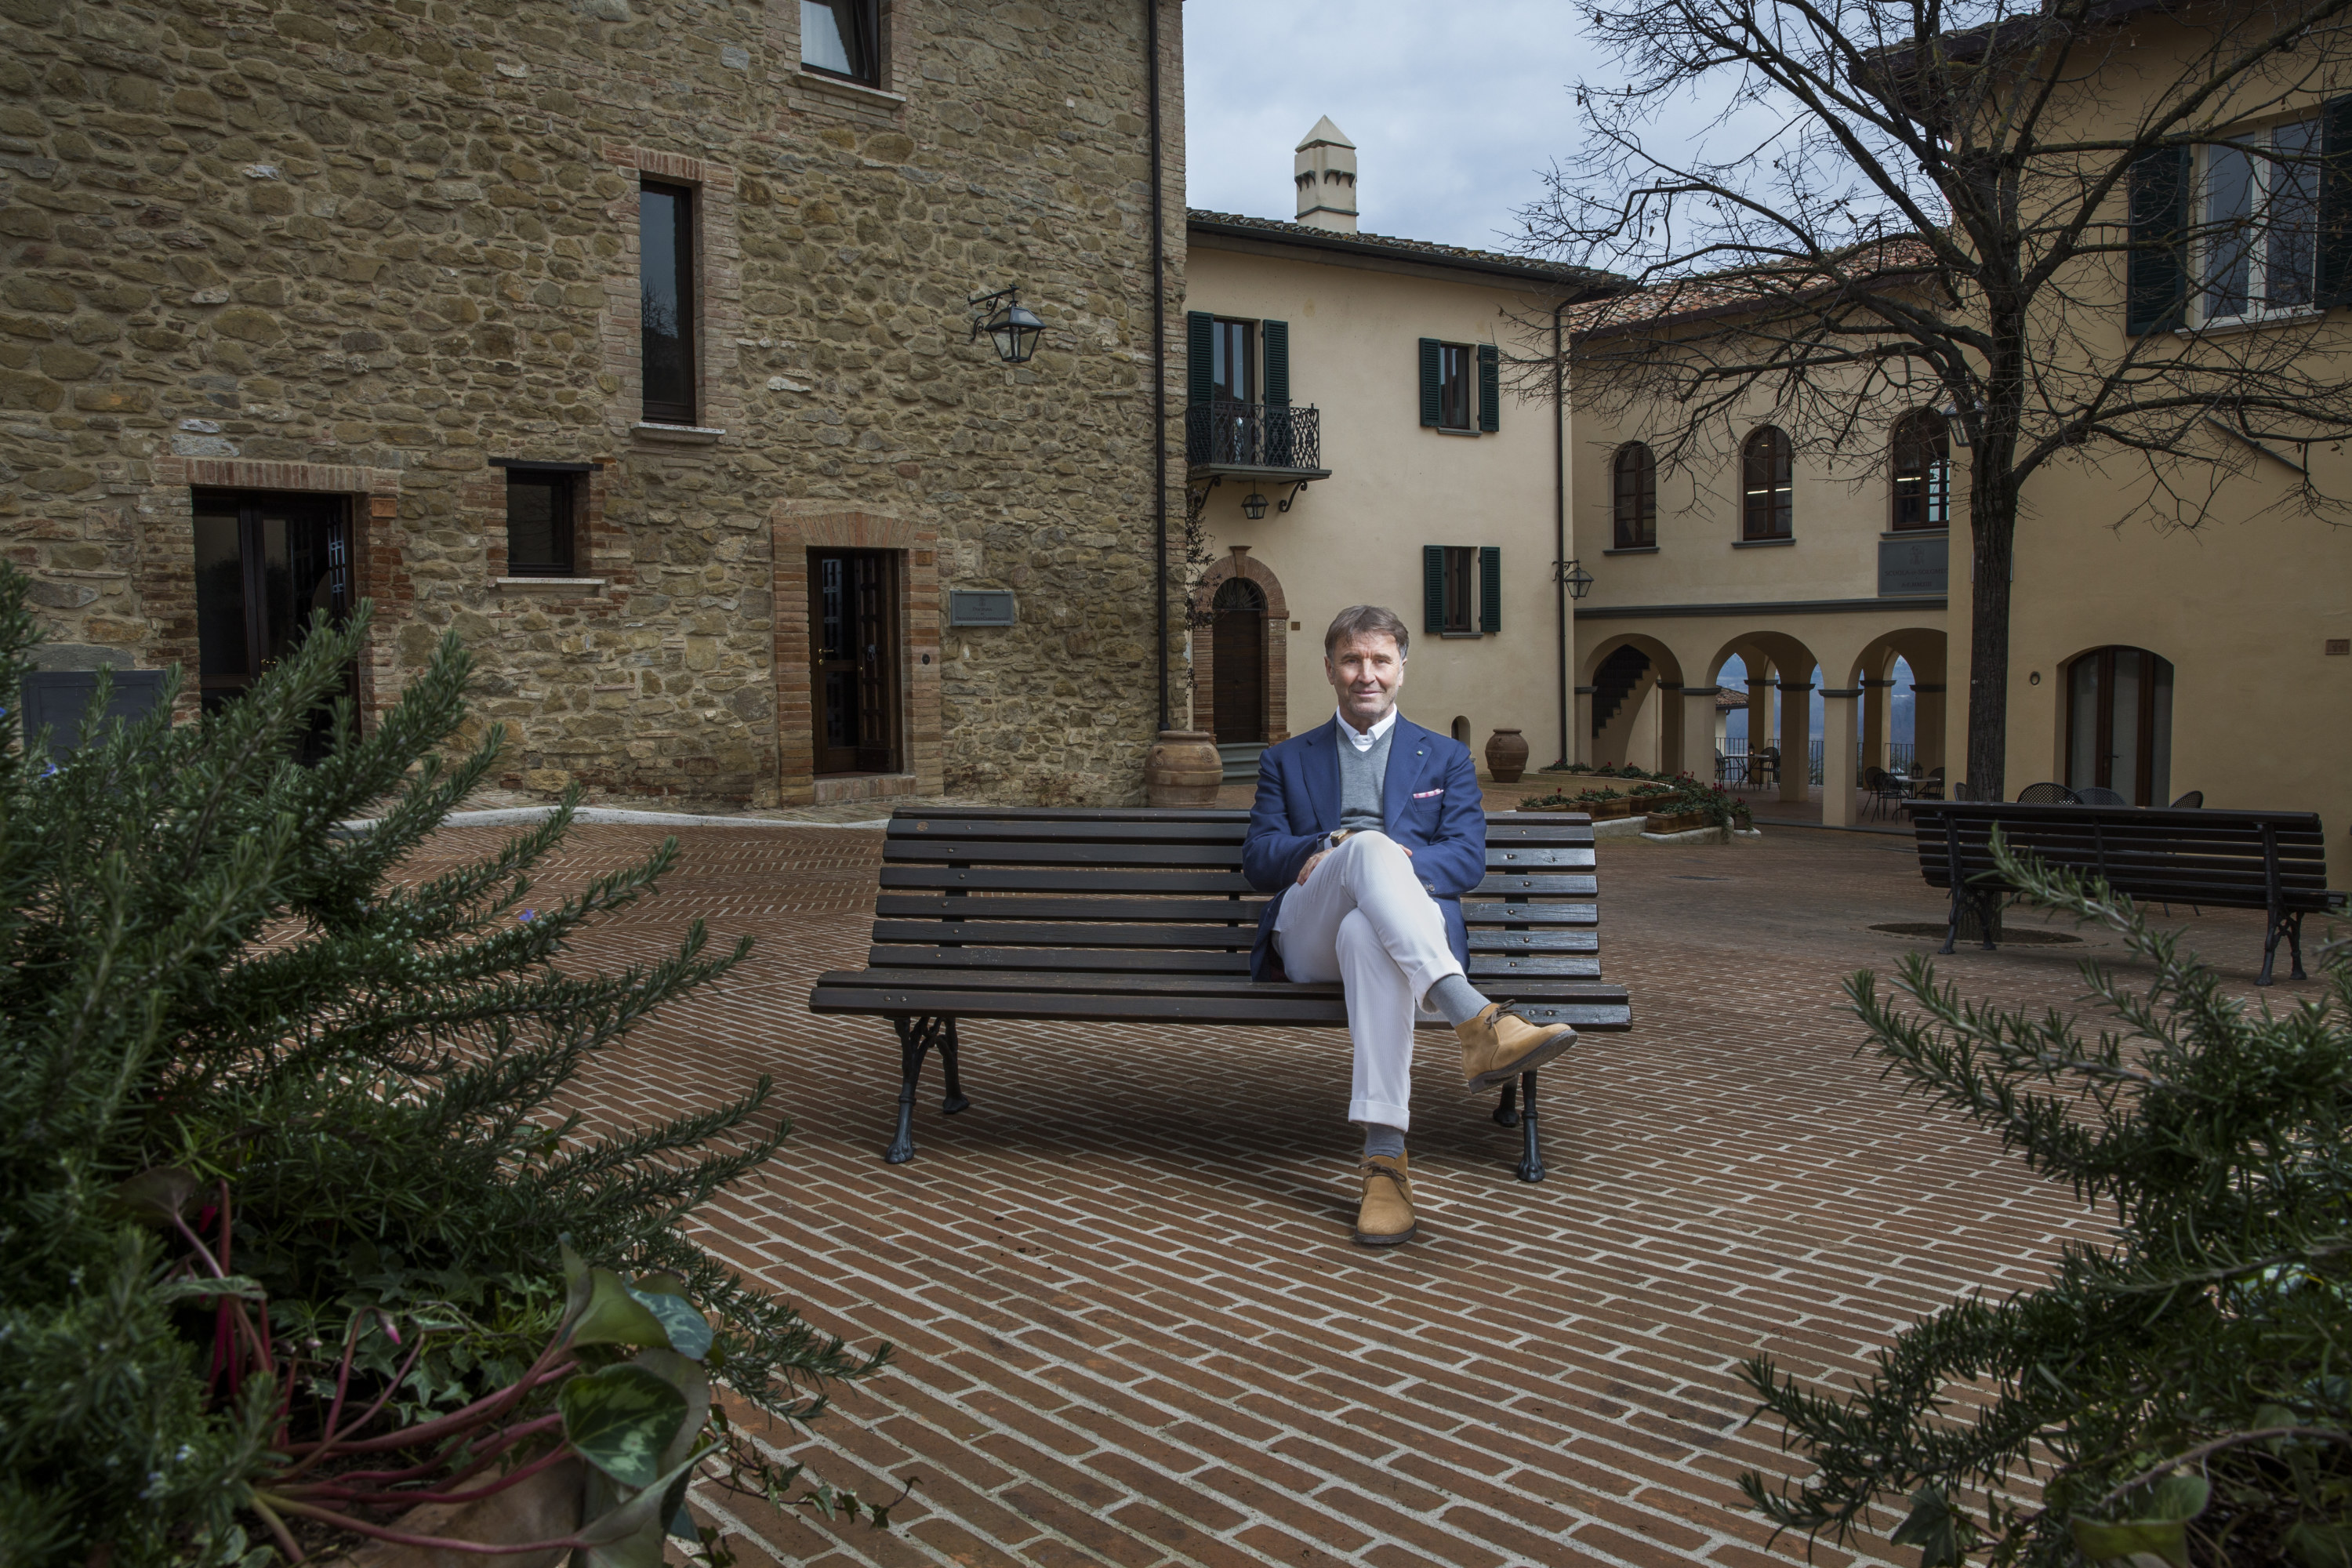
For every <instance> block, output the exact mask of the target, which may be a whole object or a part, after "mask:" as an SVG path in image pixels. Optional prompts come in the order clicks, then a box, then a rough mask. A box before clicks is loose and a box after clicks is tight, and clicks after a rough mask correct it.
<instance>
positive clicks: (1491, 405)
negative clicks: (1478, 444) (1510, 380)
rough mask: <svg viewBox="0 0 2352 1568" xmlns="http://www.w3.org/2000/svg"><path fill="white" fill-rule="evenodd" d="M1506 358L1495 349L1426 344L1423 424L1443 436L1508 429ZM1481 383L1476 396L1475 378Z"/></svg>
mask: <svg viewBox="0 0 2352 1568" xmlns="http://www.w3.org/2000/svg"><path fill="white" fill-rule="evenodd" d="M1501 373H1502V357H1501V351H1499V350H1498V349H1496V346H1495V345H1494V344H1493V343H1478V344H1476V345H1475V346H1474V345H1472V344H1469V343H1449V342H1442V341H1440V340H1439V339H1436V338H1423V339H1422V340H1421V422H1422V423H1423V425H1426V426H1433V427H1434V428H1436V429H1439V430H1473V429H1475V430H1479V431H1492V430H1498V429H1500V428H1501V427H1502V425H1501V417H1502V406H1503V399H1502V374H1501ZM1473 374H1475V375H1476V377H1477V382H1476V385H1475V391H1474V390H1473V385H1472V382H1471V376H1472V375H1473Z"/></svg>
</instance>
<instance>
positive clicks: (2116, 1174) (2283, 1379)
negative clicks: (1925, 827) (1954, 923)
mask: <svg viewBox="0 0 2352 1568" xmlns="http://www.w3.org/2000/svg"><path fill="white" fill-rule="evenodd" d="M1993 854H1994V858H1995V859H1996V860H1997V862H1998V863H1999V864H2000V868H2001V872H2002V874H2003V875H2004V876H2005V877H2006V878H2008V879H2010V880H2011V883H2012V885H2014V886H2015V887H2017V888H2018V889H2021V894H2022V896H2023V898H2025V899H2026V900H2028V901H2031V902H2033V903H2036V904H2039V905H2042V906H2043V907H2046V908H2050V909H2054V910H2064V911H2066V912H2068V913H2071V914H2073V915H2074V916H2075V917H2076V918H2077V919H2078V920H2079V921H2087V922H2092V923H2095V924H2097V925H2100V926H2103V927H2105V929H2106V930H2108V931H2113V932H2115V933H2116V935H2118V936H2119V937H2121V938H2122V940H2123V943H2124V946H2125V948H2126V951H2127V952H2129V953H2130V954H2131V956H2132V958H2133V959H2135V960H2137V961H2138V963H2140V964H2142V965H2144V966H2145V970H2146V973H2147V980H2146V983H2145V984H2144V985H2143V986H2141V987H2140V988H2138V989H2134V988H2132V987H2131V986H2130V985H2129V984H2126V980H2125V978H2124V977H2123V976H2122V974H2120V973H2118V972H2117V971H2116V970H2114V969H2111V968H2109V967H2108V966H2106V965H2105V964H2103V963H2097V962H2091V963H2085V964H2084V966H2083V975H2084V984H2085V985H2086V986H2087V988H2088V994H2089V999H2090V1001H2091V1002H2092V1003H2093V1004H2094V1005H2095V1008H2096V1010H2097V1013H2098V1014H2099V1016H2100V1021H2099V1026H2098V1028H2097V1030H2096V1032H2095V1035H2086V1034H2085V1032H2084V1028H2083V1027H2082V1026H2078V1025H2077V1023H2076V1021H2075V1020H2074V1019H2073V1018H2071V1017H2068V1016H2063V1015H2062V1014H2060V1013H2059V1012H2057V1011H2056V1010H2054V1009H2053V1010H2050V1011H2047V1012H2043V1013H2040V1014H2035V1013H2029V1012H2023V1011H2014V1012H2013V1011H2008V1010H2004V1009H2001V1008H1999V1007H1994V1006H1988V1005H1977V1004H1971V1003H1968V1002H1964V1001H1963V1000H1961V998H1960V997H1959V995H1958V992H1957V990H1956V989H1955V988H1953V987H1950V986H1948V985H1939V984H1937V980H1936V976H1935V969H1934V965H1933V964H1932V963H1930V962H1929V960H1928V959H1927V958H1926V957H1925V956H1917V955H1915V956H1913V957H1911V958H1909V959H1906V961H1905V963H1904V964H1903V967H1902V969H1901V971H1900V973H1899V975H1898V977H1897V978H1896V979H1895V982H1894V986H1893V989H1894V991H1895V994H1896V997H1897V998H1899V1000H1896V999H1890V998H1885V997H1882V996H1881V995H1880V994H1879V991H1878V987H1877V982H1876V979H1875V977H1874V975H1873V974H1872V973H1869V972H1867V971H1864V972H1863V973H1858V974H1856V975H1854V976H1853V978H1852V979H1851V980H1849V981H1848V982H1847V984H1846V994H1847V996H1848V997H1849V998H1850V1000H1851V1005H1852V1008H1853V1013H1854V1015H1855V1016H1857V1017H1858V1018H1860V1019H1861V1020H1862V1022H1863V1024H1864V1027H1865V1028H1866V1029H1867V1030H1868V1033H1869V1047H1866V1048H1874V1049H1875V1050H1876V1052H1877V1053H1878V1055H1879V1056H1880V1057H1881V1058H1883V1059H1884V1060H1885V1063H1886V1069H1887V1070H1888V1071H1889V1072H1892V1073H1895V1074H1896V1075H1898V1076H1900V1077H1901V1078H1902V1079H1904V1080H1905V1081H1906V1083H1907V1084H1908V1085H1909V1086H1910V1087H1911V1088H1913V1089H1916V1090H1918V1091H1919V1092H1921V1093H1923V1094H1925V1095H1927V1097H1929V1098H1930V1099H1931V1100H1934V1101H1936V1102H1937V1103H1938V1104H1941V1105H1944V1106H1948V1107H1950V1108H1952V1109H1955V1110H1959V1111H1961V1112H1962V1113H1963V1114H1965V1115H1966V1116H1968V1117H1969V1119H1970V1120H1972V1121H1977V1122H1979V1123H1981V1124H1984V1125H1986V1126H1989V1127H1991V1128H1993V1129H1995V1130H1997V1131H1999V1132H2000V1136H2001V1138H2002V1141H2003V1142H2004V1143H2005V1144H2006V1145H2007V1146H2008V1147H2010V1148H2011V1149H2014V1150H2016V1151H2018V1152H2020V1153H2021V1154H2022V1156H2023V1157H2024V1160H2025V1162H2026V1163H2027V1165H2028V1166H2029V1167H2030V1168H2031V1169H2032V1170H2033V1171H2034V1172H2035V1173H2038V1174H2041V1175H2044V1176H2051V1177H2055V1178H2058V1179H2060V1180H2063V1181H2064V1182H2066V1183H2068V1184H2070V1185H2071V1186H2072V1187H2073V1188H2074V1192H2075V1194H2076V1195H2077V1196H2078V1197H2080V1198H2081V1199H2083V1200H2084V1201H2085V1202H2088V1203H2092V1204H2095V1205H2100V1206H2101V1207H2103V1208H2105V1209H2106V1210H2107V1211H2109V1212H2111V1213H2112V1215H2114V1219H2115V1240H2114V1243H2113V1244H2112V1245H2110V1246H2104V1247H2091V1246H2083V1245H2071V1246H2068V1247H2065V1248H2064V1249H2063V1252H2062V1253H2061V1255H2060V1257H2059V1258H2058V1259H2057V1262H2056V1265H2055V1267H2054V1268H2053V1270H2052V1274H2051V1277H2050V1279H2049V1282H2048V1283H2046V1284H2044V1285H2042V1286H2041V1287H2039V1288H2037V1289H2031V1290H2023V1291H2020V1292H2018V1293H2017V1294H2015V1295H2012V1296H2010V1297H2008V1298H2007V1299H2005V1300H1998V1301H1995V1300H1986V1299H1985V1298H1983V1297H1982V1296H1972V1297H1970V1298H1969V1299H1968V1300H1962V1301H1958V1302H1955V1303H1954V1304H1952V1305H1950V1306H1948V1307H1946V1308H1944V1309H1943V1310H1940V1311H1938V1312H1937V1313H1935V1314H1933V1315H1932V1316H1930V1317H1928V1318H1926V1319H1924V1320H1922V1321H1920V1322H1918V1323H1917V1324H1916V1325H1914V1326H1913V1327H1912V1328H1910V1329H1908V1330H1906V1331H1904V1332H1903V1333H1901V1334H1899V1335H1898V1336H1896V1338H1895V1342H1894V1343H1893V1344H1892V1345H1891V1346H1890V1347H1888V1348H1887V1349H1886V1350H1885V1352H1882V1353H1881V1354H1880V1355H1879V1357H1878V1358H1877V1366H1876V1370H1875V1373H1874V1375H1873V1376H1872V1377H1871V1378H1870V1379H1869V1380H1868V1381H1867V1383H1866V1384H1864V1387H1863V1388H1862V1389H1861V1390H1860V1391H1859V1392H1858V1393H1855V1394H1850V1395H1845V1396H1834V1395H1832V1394H1823V1393H1818V1392H1814V1391H1812V1390H1810V1389H1807V1388H1806V1387H1804V1386H1802V1385H1801V1384H1799V1383H1798V1382H1797V1381H1795V1380H1794V1379H1792V1378H1790V1377H1787V1376H1785V1375H1783V1374H1782V1373H1780V1372H1779V1371H1778V1370H1777V1369H1776V1368H1775V1366H1774V1365H1773V1363H1772V1362H1771V1360H1770V1359H1769V1357H1766V1356H1760V1355H1759V1357H1757V1358H1756V1359H1755V1360H1754V1361H1753V1362H1751V1363H1749V1365H1748V1368H1747V1377H1748V1381H1749V1383H1750V1384H1752V1385H1753V1387H1754V1388H1755V1390H1756V1391H1757V1393H1758V1394H1759V1398H1760V1399H1761V1401H1762V1403H1761V1405H1760V1406H1759V1415H1767V1414H1769V1415H1771V1416H1772V1417H1774V1418H1776V1419H1777V1420H1778V1421H1779V1422H1780V1423H1781V1425H1782V1426H1783V1427H1784V1430H1785V1436H1784V1441H1785V1442H1786V1443H1787V1444H1788V1445H1790V1446H1791V1447H1795V1448H1797V1449H1800V1450H1801V1451H1802V1452H1804V1453H1805V1454H1806V1455H1807V1456H1809V1457H1810V1458H1811V1459H1812V1461H1813V1464H1814V1466H1815V1468H1814V1471H1813V1473H1812V1474H1811V1476H1810V1477H1808V1478H1807V1479H1804V1480H1803V1481H1802V1483H1801V1484H1797V1485H1790V1484H1787V1483H1780V1484H1774V1483H1771V1482H1768V1481H1767V1480H1766V1479H1764V1478H1763V1477H1761V1476H1759V1475H1755V1474H1750V1475H1748V1476H1747V1477H1745V1478H1743V1480H1742V1485H1743V1487H1744V1488H1745V1489H1746V1491H1747V1493H1748V1497H1749V1499H1750V1500H1751V1501H1752V1502H1753V1503H1754V1505H1755V1506H1756V1507H1757V1508H1758V1509H1759V1510H1761V1511H1762V1512H1763V1513H1764V1514H1765V1515H1766V1517H1768V1518H1769V1519H1770V1520H1771V1521H1773V1522H1774V1523H1775V1524H1776V1525H1778V1526H1779V1527H1780V1528H1782V1529H1793V1530H1801V1531H1806V1532H1807V1533H1808V1534H1811V1535H1825V1536H1828V1537H1829V1538H1831V1539H1832V1540H1838V1541H1843V1540H1845V1539H1848V1538H1849V1537H1852V1536H1853V1535H1855V1534H1857V1533H1859V1532H1860V1531H1863V1530H1864V1528H1865V1527H1866V1523H1867V1516H1868V1514H1869V1512H1870V1510H1873V1509H1874V1507H1877V1506H1880V1505H1881V1504H1883V1503H1884V1502H1885V1500H1890V1499H1907V1500H1908V1512H1907V1515H1906V1518H1905V1520H1904V1521H1903V1522H1902V1523H1901V1524H1900V1525H1899V1526H1898V1527H1897V1528H1896V1529H1895V1531H1894V1533H1893V1540H1894V1541H1895V1543H1896V1544H1899V1545H1906V1546H1916V1547H1917V1548H1919V1549H1920V1552H1921V1556H1920V1561H1921V1563H1922V1564H1923V1568H1946V1565H1948V1564H1957V1563H1964V1562H1966V1561H1968V1560H1969V1559H1970V1558H1971V1557H1976V1556H1982V1557H1984V1558H1986V1559H1988V1560H1990V1562H1992V1563H2002V1564H2007V1563H2032V1564H2038V1565H2047V1568H2057V1565H2059V1564H2071V1563H2075V1562H2077V1561H2087V1562H2091V1563H2126V1562H2129V1563H2135V1564H2139V1565H2145V1564H2147V1563H2150V1562H2152V1561H2156V1560H2161V1561H2163V1562H2166V1563H2171V1564H2173V1565H2174V1568H2190V1565H2191V1564H2210V1565H2221V1564H2230V1565H2237V1564H2253V1563H2296V1564H2300V1565H2302V1568H2343V1565H2344V1564H2346V1563H2347V1562H2352V1375H2348V1374H2352V1368H2347V1363H2346V1355H2347V1351H2352V1295H2347V1291H2352V1162H2347V1158H2346V1143H2345V1135H2346V1132H2347V1121H2352V955H2347V949H2346V947H2345V945H2344V944H2342V943H2336V944H2334V945H2332V946H2330V947H2328V948H2326V949H2325V950H2323V953H2322V966H2323V970H2324V973H2325V975H2326V990H2325V992H2324V994H2322V995H2320V996H2318V997H2316V998H2315V999H2313V1000H2309V1001H2305V1002H2300V1003H2297V1004H2295V1005H2293V1006H2291V1007H2285V1008H2278V1009H2273V1007H2272V1006H2271V1005H2269V1004H2267V1003H2266V1004H2264V1005H2262V1006H2260V1007H2252V1006H2249V1005H2246V1004H2245V1003H2242V1002H2240V1001H2238V1000H2236V999H2235V998H2233V997H2231V995H2230V994H2228V992H2227V991H2226V989H2225V987H2224V986H2223V984H2222V982H2221V978H2220V977H2219V976H2218V975H2216V974H2215V973H2214V972H2213V971H2212V970H2211V969H2210V968H2208V967H2207V966H2206V965H2204V964H2203V963H2200V962H2199V961H2198V960H2197V959H2196V958H2195V957H2194V956H2193V955H2192V954H2189V953H2187V952H2183V951H2182V950H2181V948H2180V946H2179V941H2178V939H2177V937H2176V936H2174V935H2173V934H2171V933H2168V932H2163V931H2155V930H2152V929H2150V927H2149V926H2148V924H2147V919H2146V917H2145V916H2144V914H2143V913H2142V912H2141V911H2140V910H2138V909H2137V908H2135V907H2134V906H2133V904H2132V903H2131V901H2130V900H2126V899H2121V898H2118V897H2116V896H2115V895H2114V894H2112V893H2111V892H2109V891H2108V889H2106V888H2105V886H2104V885H2101V884H2099V883H2096V882H2088V881H2084V880H2083V879H2079V878H2076V877H2074V876H2073V875H2070V874H2066V873H2063V872H2053V871H2051V870H2050V869H2048V868H2045V867H2043V866H2042V865H2041V864H2040V863H2039V862H2037V861H2035V860H2033V859H2032V858H2027V857H2020V856H2017V855H2015V854H2013V853H2012V852H2011V850H2010V848H2009V847H2008V846H2007V845H2005V844H2003V843H2002V842H2001V841H2000V838H1999V837H1995V839H1994V840H1993ZM2029 1483H2031V1485H2032V1487H2036V1488H2038V1496H2037V1495H2034V1493H2033V1492H2032V1490H2030V1489H2029Z"/></svg>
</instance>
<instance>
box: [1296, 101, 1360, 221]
mask: <svg viewBox="0 0 2352 1568" xmlns="http://www.w3.org/2000/svg"><path fill="white" fill-rule="evenodd" d="M1292 166H1293V168H1294V169H1295V170H1296V171H1297V172H1296V174H1295V176H1294V177H1295V178H1296V179H1297V183H1298V221H1299V222H1300V223H1303V224H1308V225H1311V226H1314V227H1316V228H1328V229H1331V230H1333V231H1334V232H1336V233H1339V234H1353V233H1355V232H1356V144H1355V143H1354V142H1350V141H1349V140H1348V133H1347V132H1344V131H1342V130H1340V129H1339V127H1338V126H1336V125H1334V124H1332V123H1331V117H1330V116H1329V115H1328V114H1327V115H1325V116H1324V117H1323V118H1322V119H1320V120H1318V121H1316V122H1315V129H1314V130H1312V131H1309V132H1307V140H1306V141H1304V142H1300V143H1299V144H1298V157H1297V161H1296V162H1295V163H1294V164H1293V165H1292Z"/></svg>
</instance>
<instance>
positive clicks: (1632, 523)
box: [1611, 441, 1658, 550]
mask: <svg viewBox="0 0 2352 1568" xmlns="http://www.w3.org/2000/svg"><path fill="white" fill-rule="evenodd" d="M1611 471H1612V473H1613V474H1614V475H1615V476H1616V481H1615V482H1616V496H1615V500H1616V513H1617V548H1618V549H1620V550H1646V549H1648V548H1650V547H1651V546H1653V545H1654V544H1656V543H1657V542H1658V459H1657V458H1654V457H1653V456H1651V455H1650V448H1649V447H1646V446H1644V445H1643V444H1642V443H1641V442H1639V441H1628V442H1626V443H1625V444H1624V445H1623V446H1622V447H1618V448H1617V460H1616V462H1615V463H1613V464H1612V465H1611Z"/></svg>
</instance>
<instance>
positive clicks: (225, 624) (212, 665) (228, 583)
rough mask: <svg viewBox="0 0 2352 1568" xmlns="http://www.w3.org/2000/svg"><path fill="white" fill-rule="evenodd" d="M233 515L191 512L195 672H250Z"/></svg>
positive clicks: (240, 551)
mask: <svg viewBox="0 0 2352 1568" xmlns="http://www.w3.org/2000/svg"><path fill="white" fill-rule="evenodd" d="M236 516H237V514H236V512H234V511H230V512H226V513H205V512H201V511H200V512H198V513H197V514H196V668H197V671H198V673H199V675H200V676H218V675H238V676H249V675H251V674H252V673H253V664H252V656H251V655H250V654H249V653H248V652H247V630H246V624H245V622H246V615H245V612H246V603H245V552H244V551H243V549H242V548H241V547H240V546H239V543H238V539H237V521H236Z"/></svg>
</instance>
